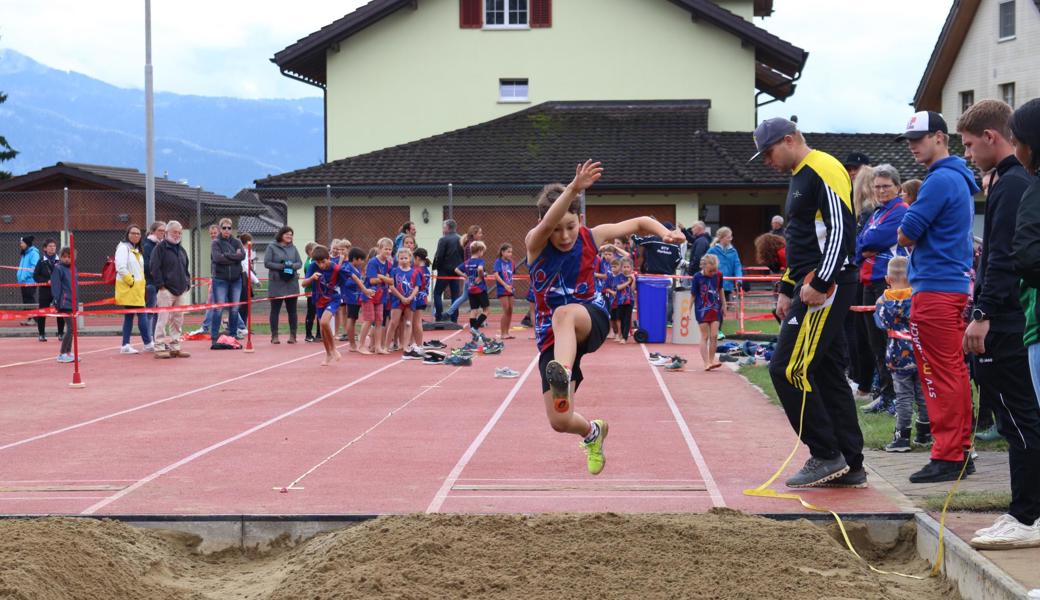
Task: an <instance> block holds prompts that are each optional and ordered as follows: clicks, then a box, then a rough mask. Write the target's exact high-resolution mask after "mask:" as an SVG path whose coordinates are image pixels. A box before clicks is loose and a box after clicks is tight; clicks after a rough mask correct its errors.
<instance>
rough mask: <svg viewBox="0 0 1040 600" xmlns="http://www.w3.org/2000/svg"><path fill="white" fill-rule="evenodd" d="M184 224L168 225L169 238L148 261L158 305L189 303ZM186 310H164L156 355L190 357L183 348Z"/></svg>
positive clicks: (172, 223)
mask: <svg viewBox="0 0 1040 600" xmlns="http://www.w3.org/2000/svg"><path fill="white" fill-rule="evenodd" d="M183 231H184V230H183V227H182V226H181V224H180V223H178V222H177V221H170V222H169V223H167V224H166V239H164V240H163V241H161V242H159V243H158V244H156V245H155V249H153V250H152V256H151V257H150V258H149V261H148V269H149V271H148V272H150V273H151V274H152V282H153V284H154V285H155V289H156V305H157V306H158V307H159V308H164V307H167V306H186V305H188V304H189V299H188V290H190V289H191V274H190V273H189V271H188V253H187V252H185V251H184V248H183V247H182V246H181V236H182V234H183ZM183 325H184V313H182V312H161V313H159V318H158V319H157V320H156V324H155V331H156V333H157V334H158V335H157V337H156V338H154V339H155V358H187V357H188V356H190V354H188V352H187V351H185V350H181V328H182V327H183Z"/></svg>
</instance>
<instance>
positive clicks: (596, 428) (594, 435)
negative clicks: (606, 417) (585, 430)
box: [585, 421, 599, 444]
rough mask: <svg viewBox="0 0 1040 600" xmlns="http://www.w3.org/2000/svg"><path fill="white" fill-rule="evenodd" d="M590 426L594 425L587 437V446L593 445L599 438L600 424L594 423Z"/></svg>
mask: <svg viewBox="0 0 1040 600" xmlns="http://www.w3.org/2000/svg"><path fill="white" fill-rule="evenodd" d="M589 424H590V425H592V429H590V430H589V435H587V436H586V437H585V443H586V444H590V443H592V442H593V441H594V440H595V439H596V438H597V437H598V436H599V423H596V422H595V421H593V422H592V423H589Z"/></svg>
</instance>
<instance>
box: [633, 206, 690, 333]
mask: <svg viewBox="0 0 1040 600" xmlns="http://www.w3.org/2000/svg"><path fill="white" fill-rule="evenodd" d="M661 224H662V225H664V226H665V228H666V229H668V230H672V229H675V225H673V224H672V223H670V222H668V221H665V222H663V223H661ZM632 241H633V242H635V243H636V244H638V245H639V247H640V248H642V250H643V273H646V274H647V275H675V270H676V269H677V268H679V261H680V260H682V253H681V252H680V251H679V246H677V245H676V244H669V243H668V242H665V241H664V240H662V239H661V238H659V237H657V236H656V235H648V236H645V237H640V236H637V235H634V236H632ZM698 262H699V260H698ZM672 281H674V280H672ZM664 310H665V313H664V315H665V321H667V322H668V323H671V322H672V287H671V286H670V287H669V288H668V294H667V295H666V302H665V309H664Z"/></svg>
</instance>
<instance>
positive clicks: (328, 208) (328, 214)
mask: <svg viewBox="0 0 1040 600" xmlns="http://www.w3.org/2000/svg"><path fill="white" fill-rule="evenodd" d="M325 237H326V239H328V245H329V247H330V248H331V247H332V186H331V185H329V184H326V185H325Z"/></svg>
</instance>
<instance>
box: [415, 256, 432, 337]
mask: <svg viewBox="0 0 1040 600" xmlns="http://www.w3.org/2000/svg"><path fill="white" fill-rule="evenodd" d="M413 256H414V259H415V260H414V262H415V267H414V268H415V269H416V270H417V271H418V273H419V277H418V281H417V282H416V284H415V289H417V290H418V291H419V293H417V294H416V295H415V300H412V350H414V351H416V352H418V353H419V354H422V353H423V328H422V317H423V311H424V310H426V304H427V303H428V300H429V296H430V267H429V254H428V253H427V252H426V248H416V249H415V254H414V255H413Z"/></svg>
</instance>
